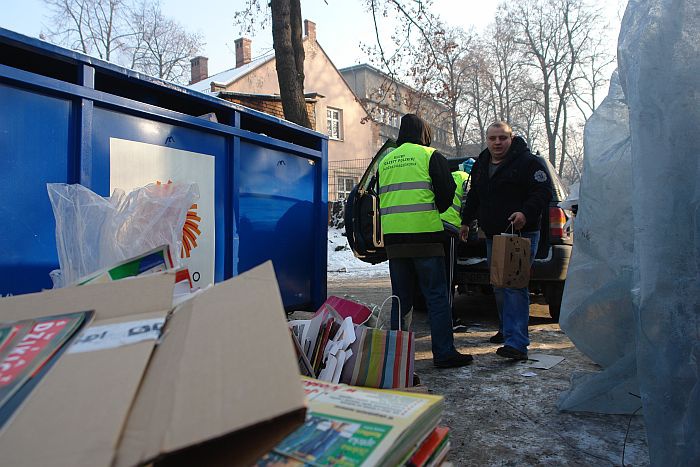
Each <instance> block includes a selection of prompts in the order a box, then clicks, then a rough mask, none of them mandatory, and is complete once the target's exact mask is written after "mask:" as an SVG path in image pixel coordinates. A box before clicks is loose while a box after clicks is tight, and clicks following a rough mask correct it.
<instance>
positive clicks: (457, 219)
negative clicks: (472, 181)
mask: <svg viewBox="0 0 700 467" xmlns="http://www.w3.org/2000/svg"><path fill="white" fill-rule="evenodd" d="M452 178H453V179H454V181H455V184H456V185H457V189H456V190H455V197H454V198H453V199H452V206H450V207H449V208H448V209H447V211H445V212H443V213H442V214H440V219H442V220H443V221H444V222H447V223H448V224H451V225H453V226H455V227H457V229H459V228H460V227H461V225H462V217H461V211H462V196H464V183H465V182H466V181H467V180H469V174H467V173H466V172H462V171H461V170H457V171H455V172H452Z"/></svg>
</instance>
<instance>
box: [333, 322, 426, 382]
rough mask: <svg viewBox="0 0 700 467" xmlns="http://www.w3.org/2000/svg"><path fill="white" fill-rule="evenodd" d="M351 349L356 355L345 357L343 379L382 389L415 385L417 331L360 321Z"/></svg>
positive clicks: (342, 380)
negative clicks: (395, 328)
mask: <svg viewBox="0 0 700 467" xmlns="http://www.w3.org/2000/svg"><path fill="white" fill-rule="evenodd" d="M350 349H351V350H352V356H351V357H350V358H349V359H348V360H346V361H345V365H344V366H343V371H342V373H341V376H340V382H341V383H346V384H350V385H353V386H366V387H371V388H382V389H390V388H407V387H411V386H412V385H413V366H414V363H415V341H414V335H413V332H411V331H397V330H384V329H376V328H371V327H368V326H364V325H357V326H355V342H354V343H353V344H352V345H351V346H350Z"/></svg>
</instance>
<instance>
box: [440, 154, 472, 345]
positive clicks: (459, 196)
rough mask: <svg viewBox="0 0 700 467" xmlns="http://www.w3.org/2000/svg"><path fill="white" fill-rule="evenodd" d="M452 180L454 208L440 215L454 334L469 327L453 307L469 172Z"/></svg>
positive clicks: (467, 164) (468, 166) (468, 163)
mask: <svg viewBox="0 0 700 467" xmlns="http://www.w3.org/2000/svg"><path fill="white" fill-rule="evenodd" d="M473 164H474V159H472V158H469V159H467V161H465V162H464V163H462V164H460V169H467V170H469V171H471V166H472V165H473ZM452 178H453V179H454V181H455V184H456V185H457V189H456V190H455V195H454V198H453V200H452V206H450V207H449V208H448V209H447V211H445V212H443V213H442V214H440V218H441V219H442V223H443V226H444V228H445V232H446V233H447V235H445V240H444V242H443V248H444V251H445V276H446V278H447V297H448V299H449V302H450V310H452V311H453V315H452V330H453V331H454V332H466V331H467V326H465V325H464V324H463V323H462V322H461V321H460V320H459V319H458V318H455V316H454V310H453V309H452V305H453V295H454V268H455V261H456V260H457V247H456V243H457V239H458V238H459V229H460V227H461V226H462V203H464V197H465V195H466V193H467V190H468V186H469V172H466V171H464V170H455V171H454V172H452Z"/></svg>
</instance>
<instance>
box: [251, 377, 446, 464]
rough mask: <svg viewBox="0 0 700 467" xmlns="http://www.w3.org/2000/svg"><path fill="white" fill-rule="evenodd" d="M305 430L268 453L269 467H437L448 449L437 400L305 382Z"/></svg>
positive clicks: (300, 429) (424, 396)
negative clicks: (385, 466)
mask: <svg viewBox="0 0 700 467" xmlns="http://www.w3.org/2000/svg"><path fill="white" fill-rule="evenodd" d="M303 383H304V391H305V393H306V399H307V404H308V412H307V417H306V421H305V423H304V425H303V426H301V427H300V428H298V429H297V430H296V431H295V432H293V433H292V434H290V435H289V436H287V437H286V438H285V439H284V441H282V442H281V443H279V444H278V445H277V446H275V448H274V449H273V450H272V451H271V452H269V453H267V454H266V455H265V456H264V457H263V458H262V459H260V460H259V461H258V463H257V465H258V466H271V465H346V466H370V465H410V466H429V465H439V464H440V463H441V462H442V460H443V459H444V458H445V456H446V455H447V452H448V451H449V448H450V443H449V436H448V434H449V430H448V429H447V428H446V427H439V426H438V422H439V421H440V418H441V417H442V411H443V398H442V397H441V396H435V395H428V394H418V393H406V392H398V391H388V390H380V389H368V388H359V387H354V386H346V385H337V384H332V383H327V382H323V381H318V380H313V379H308V378H303Z"/></svg>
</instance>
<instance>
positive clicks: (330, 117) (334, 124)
mask: <svg viewBox="0 0 700 467" xmlns="http://www.w3.org/2000/svg"><path fill="white" fill-rule="evenodd" d="M326 122H327V126H326V128H327V130H328V137H329V138H331V139H343V111H342V110H340V109H333V108H330V107H328V108H327V109H326Z"/></svg>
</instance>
